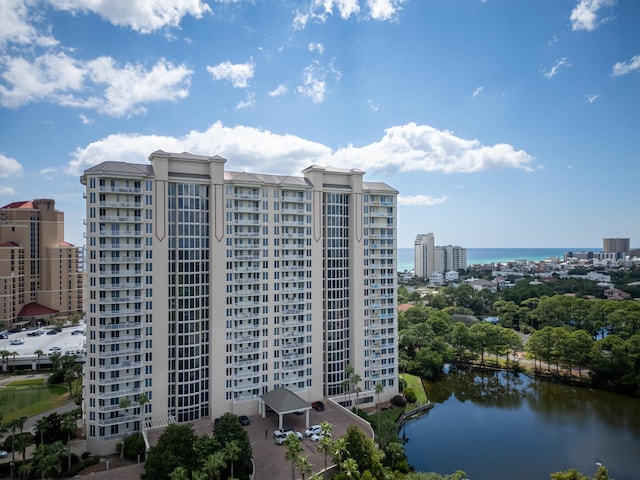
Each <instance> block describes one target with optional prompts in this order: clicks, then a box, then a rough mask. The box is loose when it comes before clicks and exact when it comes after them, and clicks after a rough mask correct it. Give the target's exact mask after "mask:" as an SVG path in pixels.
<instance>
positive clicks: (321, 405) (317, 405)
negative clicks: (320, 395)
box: [311, 401, 324, 412]
mask: <svg viewBox="0 0 640 480" xmlns="http://www.w3.org/2000/svg"><path fill="white" fill-rule="evenodd" d="M311 406H312V407H313V409H314V410H315V411H316V412H323V411H324V403H322V402H321V401H317V402H313V403H312V404H311Z"/></svg>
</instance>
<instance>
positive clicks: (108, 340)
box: [98, 335, 142, 345]
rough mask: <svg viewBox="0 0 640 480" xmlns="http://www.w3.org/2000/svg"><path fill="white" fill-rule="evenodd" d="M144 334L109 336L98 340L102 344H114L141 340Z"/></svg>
mask: <svg viewBox="0 0 640 480" xmlns="http://www.w3.org/2000/svg"><path fill="white" fill-rule="evenodd" d="M141 341H142V335H123V336H121V337H107V338H101V339H99V340H98V343H99V344H100V345H113V344H115V343H130V342H141Z"/></svg>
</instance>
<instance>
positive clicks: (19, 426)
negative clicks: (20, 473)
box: [7, 417, 27, 478]
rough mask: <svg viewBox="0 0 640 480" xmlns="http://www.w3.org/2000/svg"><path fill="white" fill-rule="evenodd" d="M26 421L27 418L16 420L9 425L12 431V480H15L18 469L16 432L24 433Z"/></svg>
mask: <svg viewBox="0 0 640 480" xmlns="http://www.w3.org/2000/svg"><path fill="white" fill-rule="evenodd" d="M26 421H27V417H20V418H14V419H13V420H11V421H10V422H9V424H8V425H7V426H8V427H9V429H10V430H11V478H13V476H14V474H15V468H16V430H18V429H19V430H20V431H21V432H22V429H23V428H24V422H26Z"/></svg>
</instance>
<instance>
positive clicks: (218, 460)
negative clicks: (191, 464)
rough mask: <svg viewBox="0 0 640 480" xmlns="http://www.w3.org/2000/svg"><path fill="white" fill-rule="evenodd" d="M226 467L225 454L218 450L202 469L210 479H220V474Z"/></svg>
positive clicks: (208, 458) (205, 462) (210, 456)
mask: <svg viewBox="0 0 640 480" xmlns="http://www.w3.org/2000/svg"><path fill="white" fill-rule="evenodd" d="M226 466H227V461H226V460H225V456H224V452H223V451H221V450H218V451H217V452H214V453H212V454H211V455H209V456H208V457H207V459H206V460H205V461H204V465H203V466H202V469H203V470H204V471H205V472H206V473H207V475H209V478H211V477H213V478H216V479H220V473H221V472H222V470H223V469H224V468H225V467H226Z"/></svg>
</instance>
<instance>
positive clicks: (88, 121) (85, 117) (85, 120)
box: [78, 113, 93, 125]
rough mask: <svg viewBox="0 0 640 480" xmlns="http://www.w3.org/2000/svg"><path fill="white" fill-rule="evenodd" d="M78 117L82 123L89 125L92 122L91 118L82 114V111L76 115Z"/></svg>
mask: <svg viewBox="0 0 640 480" xmlns="http://www.w3.org/2000/svg"><path fill="white" fill-rule="evenodd" d="M78 118H79V119H80V121H81V122H82V123H83V125H91V124H92V123H93V119H91V118H89V117H87V116H86V115H83V114H82V113H81V114H80V115H78Z"/></svg>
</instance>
